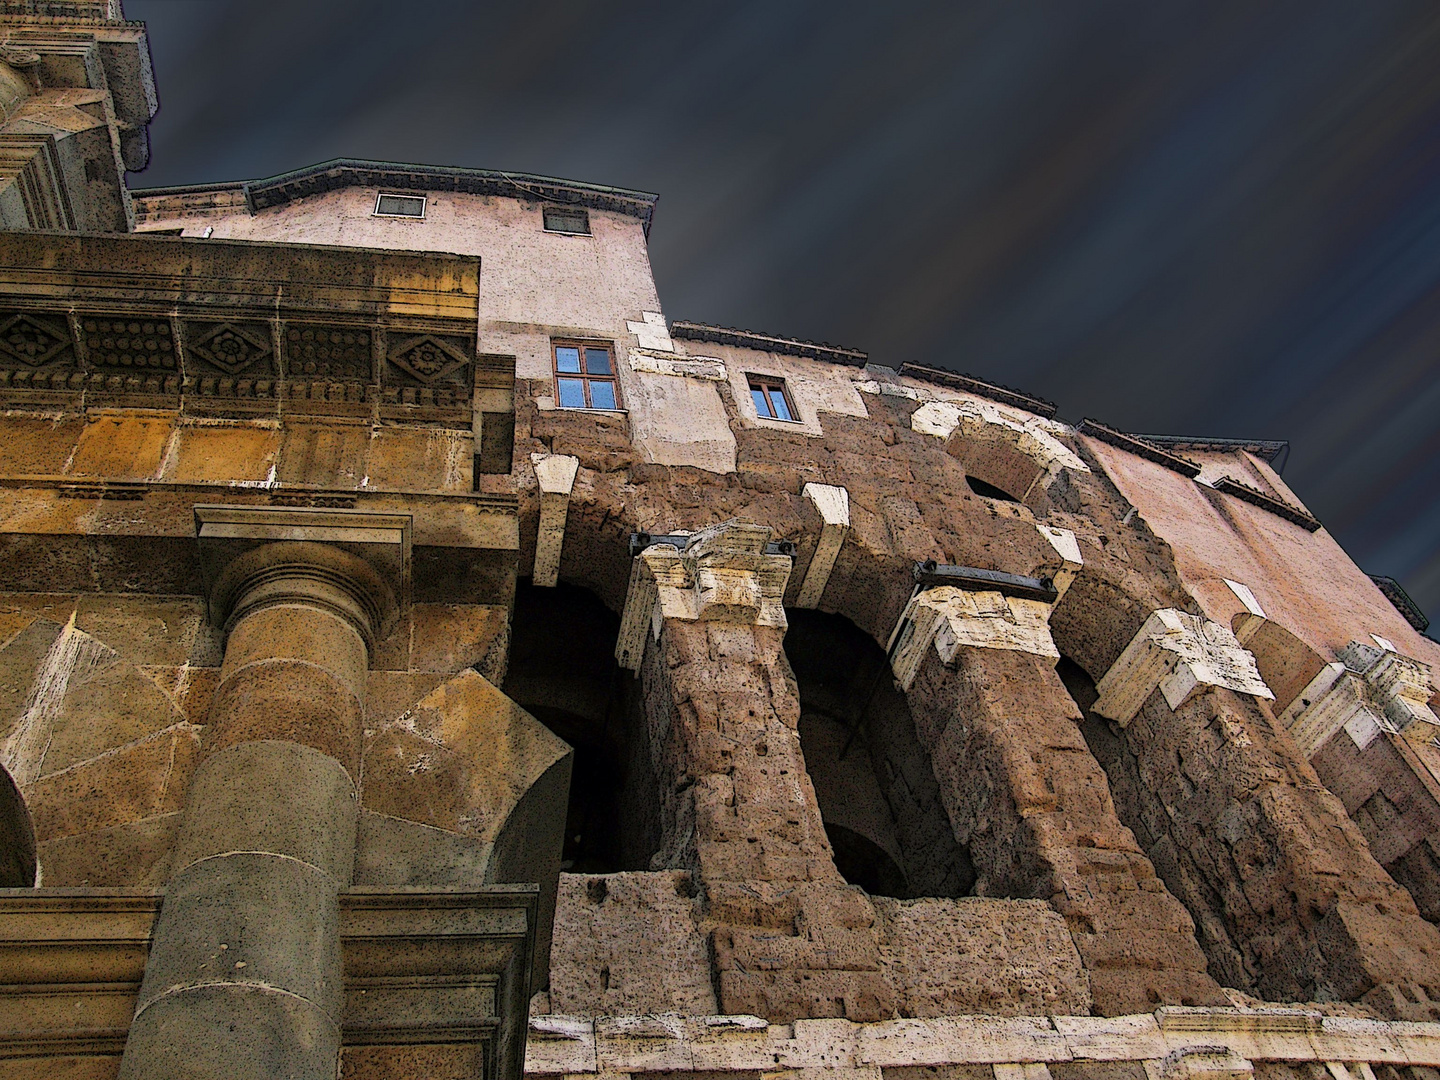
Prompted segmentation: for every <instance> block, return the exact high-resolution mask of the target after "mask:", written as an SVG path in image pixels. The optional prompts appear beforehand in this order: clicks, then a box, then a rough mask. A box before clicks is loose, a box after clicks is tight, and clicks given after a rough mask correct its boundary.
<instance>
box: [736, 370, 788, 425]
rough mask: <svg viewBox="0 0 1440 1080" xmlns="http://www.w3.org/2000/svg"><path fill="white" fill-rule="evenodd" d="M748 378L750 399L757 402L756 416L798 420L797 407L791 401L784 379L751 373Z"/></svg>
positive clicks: (769, 418) (770, 418)
mask: <svg viewBox="0 0 1440 1080" xmlns="http://www.w3.org/2000/svg"><path fill="white" fill-rule="evenodd" d="M748 378H749V380H750V399H751V400H752V401H754V402H755V415H756V416H763V417H765V418H766V419H767V420H789V421H791V422H792V423H794V422H795V421H796V419H797V418H796V416H795V407H794V406H793V405H792V404H791V403H790V395H789V393H787V392H786V390H785V380H784V379H774V378H770V377H768V376H763V375H751V376H748Z"/></svg>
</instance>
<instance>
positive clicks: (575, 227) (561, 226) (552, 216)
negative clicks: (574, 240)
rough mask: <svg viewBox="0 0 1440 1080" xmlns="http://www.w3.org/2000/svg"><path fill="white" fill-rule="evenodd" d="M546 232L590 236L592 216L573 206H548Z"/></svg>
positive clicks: (546, 210) (546, 208) (546, 209)
mask: <svg viewBox="0 0 1440 1080" xmlns="http://www.w3.org/2000/svg"><path fill="white" fill-rule="evenodd" d="M545 231H546V232H559V233H571V234H573V235H575V236H589V235H590V215H589V214H587V213H586V212H585V211H584V210H578V209H576V208H575V207H573V206H547V207H545Z"/></svg>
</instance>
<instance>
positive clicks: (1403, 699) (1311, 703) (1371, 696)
mask: <svg viewBox="0 0 1440 1080" xmlns="http://www.w3.org/2000/svg"><path fill="white" fill-rule="evenodd" d="M1387 645H1388V642H1387ZM1433 693H1434V689H1433V687H1432V684H1431V681H1430V667H1429V665H1428V664H1423V663H1421V662H1420V661H1418V660H1412V659H1410V657H1408V656H1402V655H1400V653H1398V652H1396V651H1395V650H1394V649H1393V648H1388V647H1384V646H1377V645H1367V644H1365V643H1364V642H1360V641H1352V642H1351V643H1350V644H1349V645H1347V646H1346V647H1345V648H1344V649H1343V650H1342V651H1341V653H1340V659H1339V660H1337V661H1336V662H1335V663H1332V664H1327V665H1326V666H1325V667H1324V668H1322V669H1321V671H1320V673H1319V674H1318V675H1316V676H1315V678H1313V679H1311V680H1310V682H1309V684H1308V685H1307V686H1306V687H1305V689H1304V690H1302V691H1300V693H1299V694H1298V695H1297V696H1296V698H1295V700H1294V701H1292V702H1291V703H1290V706H1289V707H1288V708H1287V709H1286V710H1285V711H1284V712H1283V713H1281V714H1280V721H1281V723H1283V724H1284V725H1285V726H1286V727H1287V728H1289V730H1290V734H1291V735H1293V736H1294V737H1295V741H1296V742H1297V743H1298V744H1299V745H1300V750H1301V752H1303V753H1304V754H1305V756H1306V757H1307V758H1308V757H1311V756H1313V755H1314V754H1315V753H1316V752H1317V751H1319V749H1320V748H1321V747H1322V746H1324V745H1325V744H1326V743H1327V742H1329V741H1330V739H1331V737H1332V736H1334V735H1335V733H1336V732H1338V731H1339V730H1340V729H1341V728H1344V729H1345V733H1346V734H1347V735H1349V736H1350V738H1351V739H1352V740H1353V741H1354V743H1355V745H1356V746H1357V747H1359V748H1360V749H1361V750H1365V749H1367V748H1369V746H1370V744H1371V743H1373V742H1374V741H1375V740H1376V739H1377V738H1378V737H1379V736H1380V733H1381V732H1383V731H1390V732H1396V733H1400V734H1403V735H1404V736H1405V737H1406V738H1407V739H1410V740H1412V741H1416V742H1422V743H1423V742H1429V741H1430V740H1431V739H1433V738H1435V737H1436V736H1437V735H1440V718H1437V717H1436V715H1435V713H1434V712H1432V711H1431V709H1430V704H1429V701H1430V696H1431V695H1432V694H1433Z"/></svg>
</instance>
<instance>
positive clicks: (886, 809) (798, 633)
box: [785, 608, 975, 899]
mask: <svg viewBox="0 0 1440 1080" xmlns="http://www.w3.org/2000/svg"><path fill="white" fill-rule="evenodd" d="M786 614H787V616H788V618H789V623H790V625H789V628H788V630H787V631H786V635H785V656H786V659H787V660H788V661H789V663H790V667H791V670H792V671H793V672H794V674H795V679H796V684H797V686H798V689H799V698H800V745H801V750H802V752H803V754H804V758H805V767H806V771H807V772H808V773H809V775H810V779H811V782H812V784H813V785H814V788H815V795H816V799H817V801H818V802H819V805H820V815H821V819H822V821H823V822H824V824H825V831H826V834H827V836H828V837H829V839H830V844H831V847H832V848H834V852H835V865H836V869H838V870H839V871H840V873H841V875H842V876H843V877H844V878H845V879H846V880H847V881H849V882H850V883H851V884H855V885H860V886H861V887H863V888H864V889H865V890H866V891H867V892H870V893H872V894H874V893H878V894H879V895H883V896H894V897H899V898H901V899H908V898H911V897H919V896H964V895H967V894H968V893H969V892H970V891H971V890H972V889H973V887H974V882H975V871H974V868H973V867H972V866H971V865H970V859H969V855H968V853H967V852H966V851H965V850H964V848H962V847H961V846H960V845H959V844H957V843H956V841H955V836H954V832H953V830H952V828H951V825H950V821H949V818H948V817H947V816H946V813H945V808H944V805H943V803H942V802H941V800H940V792H939V786H938V784H937V782H936V779H935V773H934V767H933V765H932V764H931V761H930V755H929V753H928V752H927V751H926V750H925V748H924V747H923V746H921V745H920V742H919V740H918V739H917V737H916V734H915V723H914V720H913V719H911V716H910V709H909V706H908V704H907V703H906V701H905V697H904V695H903V694H901V693H899V692H898V691H897V690H896V688H895V686H894V682H893V679H892V677H891V673H890V670H889V661H888V659H887V657H886V655H885V651H884V650H883V649H882V648H881V647H880V646H879V645H877V644H876V643H875V641H874V640H873V639H872V638H871V637H870V636H869V635H868V634H866V633H865V632H864V631H863V630H861V629H860V628H859V627H857V626H856V625H855V624H854V623H853V622H852V621H851V620H849V619H847V618H845V617H844V616H843V615H832V614H825V613H822V612H819V611H808V610H804V609H794V608H792V609H789V610H787V612H786Z"/></svg>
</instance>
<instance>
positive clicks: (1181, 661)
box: [1094, 608, 1275, 727]
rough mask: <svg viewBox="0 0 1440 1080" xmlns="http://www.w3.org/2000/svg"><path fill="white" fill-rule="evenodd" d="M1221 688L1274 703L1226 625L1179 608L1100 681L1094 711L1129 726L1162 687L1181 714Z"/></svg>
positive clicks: (1149, 627) (1143, 631)
mask: <svg viewBox="0 0 1440 1080" xmlns="http://www.w3.org/2000/svg"><path fill="white" fill-rule="evenodd" d="M1209 686H1218V687H1224V688H1226V689H1229V690H1234V691H1235V692H1236V693H1240V694H1250V695H1253V696H1254V697H1257V698H1263V699H1265V700H1267V701H1273V700H1274V699H1275V695H1274V694H1272V693H1271V692H1270V688H1269V687H1268V686H1266V685H1265V680H1263V679H1262V678H1261V677H1260V672H1259V670H1258V669H1257V668H1256V666H1255V657H1254V656H1252V655H1251V654H1250V652H1249V651H1248V650H1247V649H1245V648H1244V647H1243V646H1242V645H1241V644H1240V642H1239V641H1238V640H1237V639H1236V637H1235V634H1234V632H1233V631H1231V630H1230V628H1229V627H1227V626H1224V625H1222V624H1221V623H1217V622H1213V621H1211V620H1209V619H1205V618H1202V617H1200V616H1198V615H1190V614H1187V613H1186V612H1183V611H1179V610H1177V609H1176V608H1161V609H1160V610H1159V611H1156V612H1154V613H1153V614H1152V615H1151V616H1150V617H1149V618H1148V619H1146V620H1145V625H1144V626H1142V627H1141V628H1140V632H1139V633H1137V634H1136V635H1135V637H1134V638H1133V639H1132V640H1131V642H1130V644H1129V645H1127V646H1126V647H1125V651H1124V652H1123V653H1121V654H1120V658H1119V659H1118V660H1116V661H1115V663H1114V664H1113V665H1112V666H1111V668H1110V670H1109V671H1108V672H1106V673H1105V676H1104V678H1102V679H1101V680H1100V683H1099V686H1098V689H1099V691H1100V698H1099V700H1098V701H1096V702H1095V705H1094V711H1095V712H1097V713H1099V714H1100V715H1101V716H1105V717H1108V718H1109V719H1111V720H1114V721H1116V722H1118V723H1119V724H1120V725H1121V726H1122V727H1124V726H1126V725H1128V724H1129V723H1130V721H1131V720H1133V719H1134V718H1135V714H1136V713H1137V712H1139V711H1140V707H1141V706H1142V705H1144V704H1145V699H1146V698H1148V697H1149V696H1150V694H1151V693H1152V692H1154V690H1155V689H1156V688H1157V687H1158V688H1159V690H1160V692H1161V693H1162V694H1163V695H1164V696H1165V701H1166V703H1167V704H1168V705H1169V706H1170V708H1172V709H1178V708H1179V707H1180V706H1181V705H1182V704H1184V703H1185V702H1186V701H1188V700H1189V699H1190V697H1191V696H1193V695H1194V694H1196V693H1198V692H1200V691H1201V690H1203V689H1204V688H1205V687H1209Z"/></svg>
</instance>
